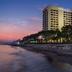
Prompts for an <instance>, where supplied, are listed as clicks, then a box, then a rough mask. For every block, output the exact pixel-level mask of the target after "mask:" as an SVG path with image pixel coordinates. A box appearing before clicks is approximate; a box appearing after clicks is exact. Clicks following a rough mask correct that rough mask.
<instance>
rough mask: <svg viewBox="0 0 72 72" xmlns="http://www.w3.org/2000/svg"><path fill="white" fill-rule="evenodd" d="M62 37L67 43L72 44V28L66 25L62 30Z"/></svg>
mask: <svg viewBox="0 0 72 72" xmlns="http://www.w3.org/2000/svg"><path fill="white" fill-rule="evenodd" d="M62 37H63V38H64V41H65V42H68V43H69V42H71V41H72V26H71V25H66V26H64V27H63V28H62Z"/></svg>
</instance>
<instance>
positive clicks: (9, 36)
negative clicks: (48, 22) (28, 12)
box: [0, 17, 42, 40]
mask: <svg viewBox="0 0 72 72" xmlns="http://www.w3.org/2000/svg"><path fill="white" fill-rule="evenodd" d="M41 27H42V25H41V20H40V19H39V18H38V17H29V18H28V21H26V20H19V21H17V22H9V21H5V22H4V21H3V22H0V40H15V39H21V38H22V37H24V36H26V35H29V34H32V33H36V32H38V31H40V30H41Z"/></svg>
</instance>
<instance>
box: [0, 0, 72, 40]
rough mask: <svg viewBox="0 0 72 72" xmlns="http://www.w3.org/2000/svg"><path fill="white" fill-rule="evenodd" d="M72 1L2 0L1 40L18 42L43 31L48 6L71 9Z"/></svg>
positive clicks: (0, 5) (0, 2) (0, 6)
mask: <svg viewBox="0 0 72 72" xmlns="http://www.w3.org/2000/svg"><path fill="white" fill-rule="evenodd" d="M71 3H72V0H69V1H68V0H0V40H16V39H20V38H22V37H24V36H26V35H30V34H32V33H37V32H38V31H41V30H42V10H43V8H44V7H46V6H47V5H60V6H62V7H66V8H68V7H69V8H71V7H72V6H71V5H72V4H71Z"/></svg>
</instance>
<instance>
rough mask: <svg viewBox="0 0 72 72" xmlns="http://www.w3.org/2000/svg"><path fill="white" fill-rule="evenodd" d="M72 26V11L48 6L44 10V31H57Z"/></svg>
mask: <svg viewBox="0 0 72 72" xmlns="http://www.w3.org/2000/svg"><path fill="white" fill-rule="evenodd" d="M71 24H72V10H71V9H64V8H62V7H58V6H48V7H46V8H44V10H43V30H56V29H59V30H61V28H62V27H63V26H65V25H71Z"/></svg>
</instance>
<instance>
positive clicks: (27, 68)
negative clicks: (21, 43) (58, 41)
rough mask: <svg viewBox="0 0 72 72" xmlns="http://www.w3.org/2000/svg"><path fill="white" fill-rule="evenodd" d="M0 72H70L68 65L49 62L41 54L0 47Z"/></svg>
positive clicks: (71, 69) (17, 48)
mask: <svg viewBox="0 0 72 72" xmlns="http://www.w3.org/2000/svg"><path fill="white" fill-rule="evenodd" d="M0 72H72V67H71V66H70V65H69V64H63V63H58V62H49V61H48V59H46V58H45V56H44V55H43V54H40V53H34V52H30V51H27V50H24V49H22V48H19V47H10V46H6V45H5V46H3V45H0Z"/></svg>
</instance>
